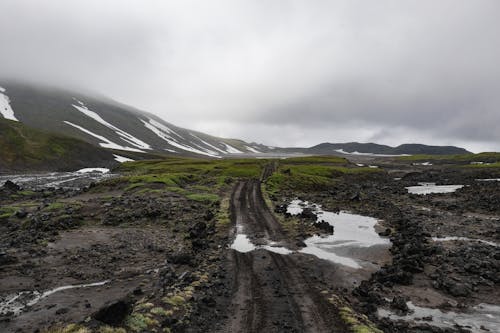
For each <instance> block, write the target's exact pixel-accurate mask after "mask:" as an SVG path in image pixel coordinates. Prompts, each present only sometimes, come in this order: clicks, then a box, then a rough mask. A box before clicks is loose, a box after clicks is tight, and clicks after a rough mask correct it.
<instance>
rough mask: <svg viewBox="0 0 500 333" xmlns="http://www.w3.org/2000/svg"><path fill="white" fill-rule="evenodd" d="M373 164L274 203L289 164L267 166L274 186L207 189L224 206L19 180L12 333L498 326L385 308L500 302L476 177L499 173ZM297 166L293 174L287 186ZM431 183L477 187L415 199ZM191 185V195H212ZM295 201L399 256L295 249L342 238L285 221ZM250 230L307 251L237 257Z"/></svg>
mask: <svg viewBox="0 0 500 333" xmlns="http://www.w3.org/2000/svg"><path fill="white" fill-rule="evenodd" d="M370 163H373V164H377V165H379V166H380V168H379V169H380V170H381V171H380V172H369V173H345V174H338V175H337V176H336V179H335V182H334V183H331V184H328V186H323V185H322V186H317V188H315V187H314V186H313V187H310V186H309V187H308V188H307V189H306V190H301V189H300V187H295V188H293V189H292V188H289V187H287V188H282V189H279V190H276V189H273V191H272V193H271V192H269V193H268V192H267V190H266V186H267V184H266V179H267V178H268V177H270V176H271V175H272V174H273V172H275V173H282V172H283V170H280V169H279V168H277V165H276V163H271V164H269V163H268V164H267V167H265V168H263V172H262V175H263V177H262V180H263V182H264V185H263V186H262V188H261V184H260V182H259V181H258V180H257V179H256V178H254V177H240V180H239V181H238V180H237V179H236V178H233V179H230V178H223V179H222V181H221V182H219V183H218V184H217V186H215V185H214V186H213V187H210V186H212V185H208V188H213V189H214V190H213V192H214V193H216V194H217V195H218V197H219V200H217V201H213V200H205V199H206V198H205V197H206V194H204V195H203V196H201V200H200V195H198V196H193V195H191V194H189V195H186V193H185V189H184V188H183V189H180V188H174V187H171V186H170V185H168V184H169V183H168V182H167V180H162V181H163V182H164V183H161V182H160V181H157V180H154V181H153V182H151V183H147V184H146V185H147V186H146V187H144V186H145V185H141V186H137V183H134V182H132V183H130V182H122V181H121V180H119V179H109V180H106V181H104V182H103V183H100V184H98V185H91V186H89V187H85V188H84V189H81V190H79V189H78V190H77V189H71V188H66V189H43V190H27V189H26V188H19V187H18V186H16V185H15V184H13V183H7V184H6V185H4V186H3V187H2V188H1V189H0V304H1V306H0V331H2V332H46V331H47V332H66V333H71V332H80V333H88V332H99V333H104V332H106V333H108V332H109V333H112V332H118V333H121V332H257V331H265V332H380V331H379V330H377V328H375V326H377V327H378V328H379V329H380V330H381V331H383V332H444V331H449V332H466V331H474V332H476V331H484V332H486V331H487V327H483V329H479V330H478V329H476V328H474V327H472V328H467V327H462V328H460V327H450V328H438V327H436V326H434V325H433V321H432V318H427V321H426V322H424V323H422V322H414V321H413V322H412V321H394V320H389V319H384V318H382V317H380V316H379V315H378V311H379V310H380V309H388V310H390V311H393V312H395V313H398V314H400V315H404V314H405V313H408V310H409V309H408V304H407V302H408V301H411V302H412V304H414V305H416V306H422V307H427V308H436V309H441V310H442V311H454V312H457V313H461V312H464V311H465V312H466V311H468V310H470V309H471V307H473V306H475V305H478V304H481V303H488V304H497V305H498V299H500V288H499V283H500V280H499V278H498V277H499V276H500V249H499V247H498V244H499V243H500V182H495V181H488V182H483V181H477V180H476V179H486V178H488V179H489V178H500V172H499V171H498V169H496V168H492V169H472V168H471V169H467V168H456V167H453V166H445V165H436V166H414V165H411V164H408V163H405V164H402V163H398V162H394V161H387V160H383V161H371V162H370ZM293 172H295V171H294V170H292V171H290V170H288V169H285V171H284V175H285V178H284V179H285V181H287V180H286V179H287V178H286V177H289V175H290V173H292V174H293ZM155 177H156V176H155ZM158 178H160V176H158ZM188 178H189V177H188ZM197 179H198V178H197ZM200 179H203V177H200ZM146 180H147V179H146V178H144V177H143V178H141V183H140V184H143V183H142V182H145V181H146ZM133 181H135V180H133ZM197 181H198V182H202V180H197ZM419 182H435V183H438V184H460V185H466V186H465V187H463V188H462V189H459V190H457V191H456V192H455V193H447V194H430V195H425V196H420V195H414V194H409V193H408V192H407V190H406V189H405V187H407V186H414V185H417V183H419ZM167 183H168V184H167ZM165 184H167V185H168V186H167V185H165ZM190 184H191V185H189V186H190V187H189V188H188V189H189V190H190V191H194V190H197V189H198V188H199V189H203V191H206V190H207V188H206V186H207V184H205V183H203V186H204V188H202V187H203V186H202V185H200V184H198V183H196V184H194V185H193V184H192V183H190ZM209 198H210V197H209ZM296 198H300V199H303V200H308V201H309V202H313V203H317V204H321V205H322V206H323V208H324V209H325V210H328V211H332V212H335V211H346V210H347V211H351V212H353V213H358V214H362V215H366V216H372V217H375V218H377V219H379V220H380V222H379V225H378V226H377V227H376V230H377V231H378V232H379V233H380V234H381V235H383V236H385V237H389V238H390V240H391V242H392V247H391V249H390V254H389V253H388V252H387V253H386V252H383V251H380V252H378V251H377V252H374V253H373V256H372V257H373V258H371V260H372V264H371V265H369V266H366V265H364V266H363V269H353V268H349V267H346V266H343V265H339V264H334V263H332V262H329V261H327V260H321V259H318V258H317V257H315V256H312V255H309V254H303V253H297V251H300V249H302V248H303V247H304V246H305V244H304V243H303V242H304V240H306V239H307V238H308V237H310V236H312V235H314V234H331V232H332V230H331V227H330V226H329V225H327V224H314V223H313V222H314V221H315V220H316V215H314V212H312V211H308V210H307V209H306V210H304V212H303V213H302V214H301V215H300V216H299V217H291V216H290V215H289V214H286V206H287V205H288V204H289V203H290V201H291V200H293V199H296ZM269 207H271V208H273V209H272V210H270V209H269ZM273 210H274V212H273ZM238 226H243V230H245V233H246V234H247V235H248V237H249V239H250V240H251V241H252V242H253V243H254V244H255V245H256V246H264V245H266V244H271V243H272V244H274V245H276V246H277V245H279V246H282V247H284V248H286V249H288V250H290V251H292V252H293V253H291V254H279V253H275V252H272V251H269V250H266V249H264V248H260V249H256V250H254V251H251V252H247V253H241V252H238V251H235V250H232V249H230V247H229V246H230V245H231V244H232V243H233V240H234V238H235V236H236V235H237V234H238V232H239V231H238V230H239V229H238ZM333 233H335V230H333ZM444 237H467V238H468V239H463V238H461V239H456V240H446V241H443V240H439V239H440V238H444ZM470 239H473V240H470ZM474 239H475V240H481V241H482V242H479V241H474ZM274 245H273V246H274ZM353 253H354V252H353ZM353 253H351V254H352V255H353V256H354V257H355V253H354V254H353ZM384 253H386V254H384ZM61 287H64V288H61ZM56 288H60V289H56ZM16 297H17V298H16ZM490 331H494V330H491V329H490Z"/></svg>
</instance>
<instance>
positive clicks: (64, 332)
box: [43, 324, 92, 333]
mask: <svg viewBox="0 0 500 333" xmlns="http://www.w3.org/2000/svg"><path fill="white" fill-rule="evenodd" d="M43 332H44V333H91V332H92V331H91V330H90V329H88V328H86V327H85V326H82V325H78V324H70V325H68V326H65V327H55V328H50V329H48V330H46V331H43Z"/></svg>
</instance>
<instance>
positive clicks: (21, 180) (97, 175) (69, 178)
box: [0, 168, 117, 190]
mask: <svg viewBox="0 0 500 333" xmlns="http://www.w3.org/2000/svg"><path fill="white" fill-rule="evenodd" d="M116 176H117V175H116V174H111V173H109V170H108V169H104V168H90V169H82V170H78V171H75V172H51V173H43V174H22V175H0V186H2V185H3V184H4V183H5V182H6V181H7V180H10V181H12V182H14V183H16V184H17V185H20V186H21V187H23V188H24V189H34V190H39V189H44V188H51V187H55V188H65V189H81V188H83V187H85V186H88V185H90V184H91V183H93V182H97V181H99V180H103V179H107V178H112V177H116Z"/></svg>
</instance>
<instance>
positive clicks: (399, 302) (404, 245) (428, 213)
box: [276, 162, 500, 332]
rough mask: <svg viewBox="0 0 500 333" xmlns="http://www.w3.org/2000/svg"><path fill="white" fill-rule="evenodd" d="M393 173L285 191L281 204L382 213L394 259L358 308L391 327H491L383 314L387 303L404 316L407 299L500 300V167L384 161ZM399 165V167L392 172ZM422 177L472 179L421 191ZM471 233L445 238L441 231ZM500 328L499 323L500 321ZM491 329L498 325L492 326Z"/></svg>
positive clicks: (463, 305) (460, 307)
mask: <svg viewBox="0 0 500 333" xmlns="http://www.w3.org/2000/svg"><path fill="white" fill-rule="evenodd" d="M384 168H385V170H386V171H388V173H379V174H372V175H370V176H368V177H359V176H345V177H343V178H342V179H341V180H340V181H339V182H337V184H336V185H335V186H332V187H330V188H329V189H328V190H327V191H307V192H300V191H285V192H283V193H281V196H279V197H277V198H276V199H277V200H276V204H277V207H281V205H283V204H285V203H286V202H290V200H292V199H293V198H297V197H298V198H301V199H303V200H308V201H310V202H315V203H318V204H321V205H323V207H324V208H325V209H328V210H330V211H339V210H349V211H352V212H356V213H360V214H364V215H367V216H373V217H377V218H379V219H380V226H381V229H380V230H379V232H380V234H381V235H386V236H389V237H390V239H391V242H392V248H391V253H392V263H390V264H388V265H385V266H383V267H382V268H381V269H380V270H378V271H377V272H375V273H374V274H373V275H372V276H371V278H370V279H368V280H366V281H363V282H362V284H361V285H360V286H359V287H356V288H355V289H354V290H353V291H352V295H353V299H352V302H353V303H354V304H356V308H357V309H358V310H359V311H360V312H362V313H365V314H367V315H369V317H370V318H371V319H372V320H373V321H374V322H376V323H377V324H378V325H379V327H380V328H381V329H383V330H384V331H385V332H441V331H444V330H448V331H457V332H458V331H460V332H462V331H468V329H471V330H472V331H484V332H486V331H488V329H487V328H486V327H483V328H482V329H481V328H479V330H478V328H474V327H472V328H471V327H469V328H467V327H463V328H459V327H455V328H437V327H433V326H432V322H431V319H432V318H428V319H427V321H428V323H426V324H421V323H418V324H416V323H412V322H394V321H391V320H387V319H381V318H379V317H378V316H377V310H378V309H380V308H383V307H385V308H390V309H392V310H393V311H395V312H396V313H399V314H401V315H403V314H405V313H408V311H409V309H408V306H407V302H408V301H411V302H412V303H413V304H415V305H418V306H422V307H429V308H438V309H442V310H443V311H455V312H457V313H460V312H463V311H467V310H468V309H470V308H471V307H473V306H475V305H478V304H480V303H487V304H497V305H498V300H499V299H500V279H499V276H500V248H499V246H500V214H499V209H500V182H496V181H477V179H483V178H498V174H499V172H498V170H495V169H491V170H472V169H463V168H462V169H460V168H452V167H449V166H436V167H428V166H427V167H414V166H412V167H408V166H400V165H390V164H387V162H386V165H384ZM394 170H397V172H395V173H394V172H393V173H391V171H394ZM418 182H436V183H437V184H460V185H465V187H463V188H462V189H459V190H457V191H456V192H455V193H447V194H429V195H414V194H408V192H407V190H406V189H405V187H408V186H414V185H417V183H418ZM444 237H467V238H470V239H476V240H481V241H482V242H479V241H473V240H468V239H462V240H460V239H458V240H449V241H439V240H436V239H435V238H444ZM497 328H498V327H497ZM490 331H491V329H490Z"/></svg>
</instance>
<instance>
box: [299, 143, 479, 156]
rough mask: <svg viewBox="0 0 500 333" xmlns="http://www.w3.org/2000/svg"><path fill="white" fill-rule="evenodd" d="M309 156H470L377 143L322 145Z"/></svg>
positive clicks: (445, 148) (458, 151)
mask: <svg viewBox="0 0 500 333" xmlns="http://www.w3.org/2000/svg"><path fill="white" fill-rule="evenodd" d="M304 151H305V152H307V153H309V154H335V153H340V154H344V155H346V154H347V155H417V154H426V155H455V154H469V153H470V152H469V151H467V150H465V149H464V148H459V147H454V146H428V145H422V144H403V145H400V146H397V147H390V146H386V145H379V144H376V143H359V142H348V143H321V144H319V145H316V146H313V147H310V148H307V149H305V150H304Z"/></svg>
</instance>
